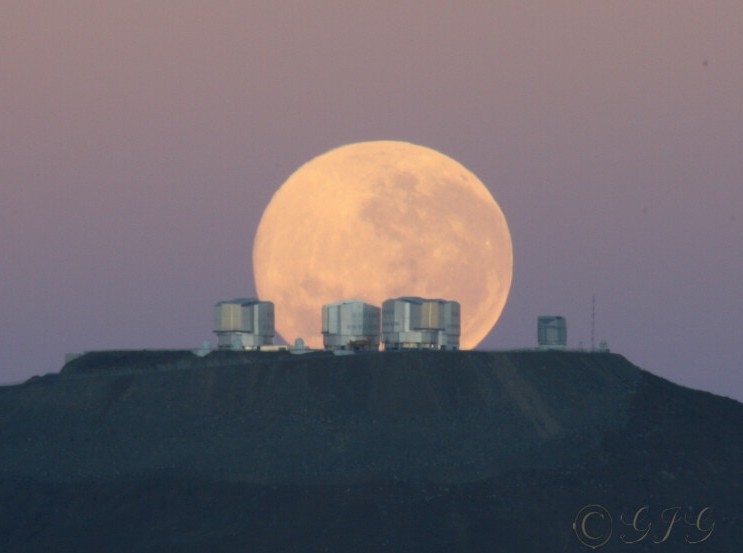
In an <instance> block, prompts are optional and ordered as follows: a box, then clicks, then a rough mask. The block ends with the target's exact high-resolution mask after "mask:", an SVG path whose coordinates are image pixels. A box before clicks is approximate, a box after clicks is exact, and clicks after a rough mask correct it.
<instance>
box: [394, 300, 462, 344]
mask: <svg viewBox="0 0 743 553" xmlns="http://www.w3.org/2000/svg"><path fill="white" fill-rule="evenodd" d="M460 328H461V326H460V306H459V303H457V302H455V301H446V300H440V299H424V298H417V297H403V298H395V299H390V300H387V301H386V302H384V304H383V305H382V341H383V343H384V349H385V350H395V349H459V337H460Z"/></svg>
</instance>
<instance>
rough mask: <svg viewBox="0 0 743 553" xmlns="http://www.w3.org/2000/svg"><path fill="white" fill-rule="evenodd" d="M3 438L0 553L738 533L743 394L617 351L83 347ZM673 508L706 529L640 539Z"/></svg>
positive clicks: (519, 542) (573, 542)
mask: <svg viewBox="0 0 743 553" xmlns="http://www.w3.org/2000/svg"><path fill="white" fill-rule="evenodd" d="M0 448H1V449H0V551H2V552H5V551H9V552H13V551H18V552H21V551H42V550H44V551H75V552H85V551H138V552H139V551H158V552H159V551H179V552H180V551H240V552H243V551H401V552H402V551H405V552H415V551H426V552H428V551H447V552H448V553H451V552H457V551H498V550H501V551H550V552H553V551H590V549H587V548H586V547H585V546H584V545H582V544H581V542H580V541H578V536H576V533H575V532H574V531H573V528H572V524H573V521H574V519H575V517H576V514H577V513H578V512H579V511H580V509H581V508H582V507H584V506H586V505H589V504H599V505H601V506H602V507H603V508H605V509H606V510H607V511H608V512H609V513H610V514H611V516H612V525H611V528H612V530H613V533H612V535H611V536H610V537H609V541H608V542H607V544H606V545H605V546H604V547H603V548H602V549H601V550H602V551H626V550H632V551H645V550H647V551H655V550H657V548H660V547H665V548H666V550H669V549H668V548H669V547H683V548H688V547H693V548H694V550H697V551H734V550H737V549H732V546H733V545H735V546H736V547H737V545H738V544H740V543H743V529H742V524H743V518H742V517H741V515H743V499H741V497H743V496H742V492H743V489H742V486H741V480H742V479H741V476H740V471H741V467H743V406H742V405H741V404H739V403H737V402H735V401H732V400H729V399H725V398H720V397H716V396H713V395H711V394H707V393H703V392H697V391H693V390H688V389H685V388H682V387H679V386H676V385H674V384H671V383H669V382H667V381H664V380H662V379H659V378H657V377H654V376H652V375H651V374H649V373H647V372H644V371H642V370H640V369H638V368H637V367H635V366H633V365H631V364H630V363H629V362H627V361H626V360H625V359H624V358H623V357H621V356H618V355H612V354H594V353H577V352H575V353H574V352H507V353H506V352H504V353H485V352H397V353H392V352H390V353H374V354H359V355H351V356H338V357H336V356H333V355H329V354H325V353H312V354H307V355H291V354H288V353H236V352H213V353H211V354H209V355H207V356H206V357H197V356H195V355H193V354H191V353H190V352H175V351H173V352H100V353H91V354H87V355H86V356H83V357H81V358H79V359H77V360H75V361H73V362H71V363H69V364H68V365H67V366H66V367H65V368H64V370H63V371H62V373H61V374H59V375H49V376H46V377H42V378H35V379H32V380H31V381H29V382H27V383H25V384H23V385H20V386H12V387H5V388H0ZM645 505H648V510H647V511H646V512H645V513H644V516H645V515H646V516H645V518H646V519H647V522H651V521H655V522H654V524H655V525H654V526H653V532H652V534H651V535H649V536H648V537H647V538H646V539H645V540H643V541H641V542H639V543H636V544H633V545H630V544H625V543H622V541H621V538H620V535H622V534H623V535H624V536H625V539H626V540H627V541H630V538H631V537H632V536H635V535H636V534H637V532H634V531H633V530H632V529H631V528H627V527H623V526H622V524H621V521H620V515H621V514H622V513H624V517H625V520H627V517H628V516H630V518H631V512H632V511H634V510H636V509H638V508H640V507H643V506H645ZM676 506H678V507H679V509H680V510H679V511H678V512H679V513H681V515H686V518H687V520H690V521H692V522H694V520H695V518H694V517H695V516H696V514H698V513H699V512H700V511H701V509H703V508H704V507H710V508H711V510H710V511H707V514H705V518H704V520H703V522H704V523H707V522H709V521H713V522H714V523H715V528H714V531H713V532H712V534H711V535H710V537H709V538H708V539H707V540H706V541H705V542H703V543H700V544H696V545H693V546H692V545H690V544H689V543H687V540H690V541H695V536H696V539H698V538H699V536H700V535H701V532H700V531H699V530H697V529H695V528H694V527H693V525H686V524H685V523H684V522H683V521H681V522H679V523H678V524H676V525H675V527H674V528H672V529H671V532H670V533H669V536H668V540H667V541H666V542H665V543H663V544H653V543H651V538H652V535H656V537H657V538H658V540H660V538H662V537H663V536H664V529H663V527H662V524H663V522H662V519H661V513H660V511H662V510H663V509H666V508H671V507H676ZM671 515H672V513H666V517H668V516H671ZM600 520H601V519H600V518H597V517H595V516H594V518H593V519H592V520H591V525H594V526H589V527H588V530H590V532H589V533H590V534H592V535H598V534H600V533H601V532H603V531H604V530H606V528H603V527H601V526H600V524H598V523H599V522H600ZM665 526H668V524H666V525H665ZM628 530H629V533H628ZM702 537H703V536H702ZM673 543H675V544H676V545H675V546H674V545H670V544H673ZM594 545H595V544H594Z"/></svg>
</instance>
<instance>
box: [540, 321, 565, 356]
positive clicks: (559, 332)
mask: <svg viewBox="0 0 743 553" xmlns="http://www.w3.org/2000/svg"><path fill="white" fill-rule="evenodd" d="M567 343H568V330H567V322H566V321H565V318H564V317H560V316H551V315H550V316H541V317H539V319H538V320H537V344H538V345H539V347H540V348H555V349H559V348H565V347H567Z"/></svg>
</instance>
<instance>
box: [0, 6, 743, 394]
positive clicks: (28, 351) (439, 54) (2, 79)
mask: <svg viewBox="0 0 743 553" xmlns="http://www.w3.org/2000/svg"><path fill="white" fill-rule="evenodd" d="M310 4H314V6H311V7H310ZM741 29H743V2H741V1H740V0H730V1H715V0H709V1H705V2H699V1H697V0H686V1H684V0H676V1H662V0H654V1H653V2H647V1H644V0H643V1H610V0H606V1H602V2H595V1H593V0H586V1H554V2H553V1H550V2H547V1H545V2H539V1H532V2H523V1H521V0H514V1H480V2H441V1H439V2H433V1H423V0H419V1H410V2H401V1H399V0H395V1H389V2H387V1H381V2H380V1H377V2H364V3H361V2H358V3H356V2H348V1H347V0H343V1H336V0H333V1H321V2H314V3H307V2H268V1H266V2H237V1H227V0H212V1H210V2H196V1H187V0H172V1H170V0H147V1H135V0H131V1H126V2H95V1H92V0H67V1H65V2H56V1H51V0H46V1H44V0H39V1H33V0H22V1H20V0H19V1H16V0H7V1H5V2H4V3H3V8H2V17H1V18H0V106H1V110H2V111H1V112H0V113H2V129H3V132H2V134H0V382H4V383H8V382H18V381H21V380H24V379H26V378H28V377H30V376H32V375H34V374H44V373H47V372H56V371H58V370H59V368H60V367H61V365H62V363H63V358H64V354H65V353H66V352H75V351H85V350H91V349H111V348H160V347H196V346H198V345H200V344H201V342H202V341H203V340H207V339H211V338H212V334H211V331H212V306H213V304H214V303H215V302H216V301H218V300H221V299H229V298H232V297H236V296H248V295H253V294H255V289H254V284H253V278H252V267H251V248H252V241H253V237H254V234H255V230H256V228H257V225H258V222H259V219H260V215H261V213H262V211H263V209H264V207H265V206H266V204H267V203H268V201H269V200H270V198H271V195H272V194H273V192H274V191H275V190H276V189H277V187H278V186H280V185H281V183H282V182H284V180H286V178H287V177H288V176H289V175H290V174H291V173H292V172H293V171H294V170H295V169H296V168H298V167H299V166H300V165H301V164H302V163H304V162H306V161H308V160H309V159H311V158H313V157H314V156H316V155H318V154H320V153H322V152H324V151H326V150H328V149H330V148H333V147H335V146H339V145H342V144H344V143H349V142H357V141H363V140H379V139H395V140H406V141H410V142H413V143H417V144H421V145H424V146H428V147H431V148H435V149H437V150H440V151H441V152H443V153H445V154H447V155H449V156H451V157H453V158H454V159H456V160H457V161H459V162H460V163H462V164H463V165H465V166H466V167H467V168H468V169H470V170H471V171H473V172H474V173H475V174H477V175H478V176H479V177H480V179H481V180H482V181H483V182H484V183H485V184H486V185H487V186H488V187H489V189H490V190H491V192H492V193H493V196H494V197H495V199H496V201H497V202H498V203H499V204H500V206H501V208H502V209H503V211H504V213H505V215H506V218H507V219H508V222H509V225H510V228H511V233H512V236H513V243H514V262H515V266H514V281H513V287H512V290H511V296H510V299H509V302H508V304H507V305H506V309H505V311H504V314H503V317H502V318H501V321H500V323H499V324H498V325H497V326H496V327H495V329H494V330H493V331H492V332H491V334H490V336H489V337H488V338H487V339H486V340H485V342H483V344H481V346H480V347H481V348H484V349H499V348H512V347H525V346H533V345H535V342H536V319H537V316H538V315H540V314H561V315H564V316H565V317H566V318H567V322H568V338H569V342H570V345H571V346H575V347H577V346H578V345H579V344H580V343H581V342H582V343H583V345H585V346H588V345H589V342H590V327H591V295H592V294H593V293H595V294H596V296H597V300H598V306H597V322H596V337H597V340H598V339H606V340H608V342H609V347H610V348H611V349H612V351H616V352H618V353H621V354H623V355H625V356H626V357H627V358H628V359H629V360H630V361H632V362H633V363H635V364H637V365H639V366H641V367H643V368H645V369H647V370H650V371H651V372H654V373H655V374H658V375H661V376H663V377H665V378H668V379H670V380H673V381H675V382H678V383H680V384H684V385H686V386H691V387H694V388H701V389H705V390H709V391H712V392H715V393H718V394H722V395H727V396H732V397H735V398H737V399H739V400H741V399H743V370H741V369H743V367H742V366H741V361H740V358H741V348H740V346H741V343H742V342H743V340H741V338H742V336H741V332H742V331H741V329H742V328H743V327H742V326H741V323H740V320H741V314H742V313H743V211H742V210H741V208H743V61H742V60H743V56H742V55H741V54H743V32H741ZM287 255H291V252H287ZM267 299H270V298H267ZM277 311H278V309H277ZM277 315H278V313H277ZM318 317H319V315H318Z"/></svg>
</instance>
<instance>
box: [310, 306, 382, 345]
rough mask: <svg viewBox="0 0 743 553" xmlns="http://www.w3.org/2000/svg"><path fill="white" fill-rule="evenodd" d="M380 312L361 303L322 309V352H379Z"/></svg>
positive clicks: (376, 308)
mask: <svg viewBox="0 0 743 553" xmlns="http://www.w3.org/2000/svg"><path fill="white" fill-rule="evenodd" d="M379 324H380V309H379V308H378V307H375V306H373V305H369V304H368V303H363V302H360V301H344V302H339V303H331V304H327V305H324V306H323V308H322V334H323V345H324V346H325V349H362V350H376V349H379Z"/></svg>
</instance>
